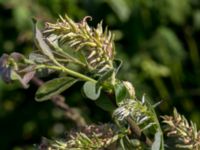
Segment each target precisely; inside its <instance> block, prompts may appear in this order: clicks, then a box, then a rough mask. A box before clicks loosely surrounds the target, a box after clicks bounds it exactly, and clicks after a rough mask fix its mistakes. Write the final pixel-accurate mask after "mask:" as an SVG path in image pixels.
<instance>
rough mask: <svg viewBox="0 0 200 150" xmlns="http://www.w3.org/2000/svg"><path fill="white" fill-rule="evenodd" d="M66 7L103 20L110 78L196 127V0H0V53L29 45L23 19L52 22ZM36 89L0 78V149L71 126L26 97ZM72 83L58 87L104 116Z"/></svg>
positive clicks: (88, 111)
mask: <svg viewBox="0 0 200 150" xmlns="http://www.w3.org/2000/svg"><path fill="white" fill-rule="evenodd" d="M65 13H67V14H68V15H69V16H70V17H71V18H73V19H74V20H76V21H80V20H81V19H82V18H83V17H84V16H86V15H90V16H92V17H93V21H92V22H90V24H91V25H92V26H95V25H96V24H97V23H98V22H100V21H101V20H103V22H104V23H103V25H104V26H106V25H108V26H109V29H111V30H112V31H113V32H114V33H115V35H116V51H117V57H118V58H121V59H123V62H124V64H123V67H122V69H121V70H120V72H119V75H118V77H119V78H120V79H123V80H129V81H131V82H132V83H133V85H134V86H135V89H136V94H137V96H138V98H141V96H142V94H143V93H146V95H147V96H148V97H149V98H150V99H151V100H152V101H153V102H158V101H160V100H163V103H162V104H161V105H160V106H159V107H158V108H157V111H158V113H159V114H161V115H164V114H171V112H172V110H173V107H176V108H177V109H178V111H179V112H180V113H182V114H184V115H185V116H186V117H187V118H189V119H191V120H192V121H194V122H196V123H197V126H198V127H199V126H200V110H199V106H198V101H199V100H200V56H199V53H200V51H199V49H200V1H199V0H162V1H161V0H0V55H2V54H3V53H11V52H13V51H17V52H21V53H23V54H26V55H28V53H29V52H30V51H32V50H33V32H32V24H31V18H32V17H36V18H38V19H40V20H41V21H43V22H45V21H53V22H55V21H56V18H58V14H61V15H64V14H65ZM36 89H37V87H35V86H34V85H31V86H30V88H29V89H28V90H24V89H22V88H21V86H20V85H19V83H14V84H10V85H6V84H5V83H3V82H2V81H1V80H0V149H1V150H7V149H9V150H10V149H11V150H21V149H30V150H31V149H33V144H38V143H39V142H40V140H41V137H42V136H44V137H48V138H53V137H61V136H63V135H64V134H65V133H66V131H67V130H68V129H70V128H71V127H72V128H73V127H74V126H75V125H74V123H73V122H72V121H70V120H68V119H65V118H64V117H63V113H62V111H61V110H59V109H58V108H56V107H55V106H54V105H53V104H52V103H51V102H50V101H47V102H43V103H38V102H36V101H35V100H34V93H35V91H36ZM80 89H81V88H80V86H79V85H76V86H75V87H72V88H71V89H70V91H67V92H65V93H64V95H65V97H66V102H67V103H68V104H69V105H70V106H71V107H77V108H79V110H80V111H81V112H82V114H83V115H84V116H85V117H86V118H87V121H88V122H95V123H98V122H107V121H109V120H110V116H108V115H105V114H106V112H104V111H102V110H101V109H100V108H97V107H96V106H95V105H94V103H93V102H90V101H89V100H86V99H85V98H83V97H82V96H81V92H80V91H81V90H80Z"/></svg>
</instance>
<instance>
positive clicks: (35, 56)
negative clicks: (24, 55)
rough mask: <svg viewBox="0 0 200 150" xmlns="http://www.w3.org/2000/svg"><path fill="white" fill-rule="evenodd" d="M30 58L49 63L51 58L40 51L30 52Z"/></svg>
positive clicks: (37, 61)
mask: <svg viewBox="0 0 200 150" xmlns="http://www.w3.org/2000/svg"><path fill="white" fill-rule="evenodd" d="M29 59H30V60H32V61H34V62H36V63H47V62H49V59H48V58H47V57H46V56H44V55H42V54H40V53H38V52H32V53H30V55H29Z"/></svg>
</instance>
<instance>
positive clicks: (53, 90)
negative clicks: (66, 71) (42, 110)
mask: <svg viewBox="0 0 200 150" xmlns="http://www.w3.org/2000/svg"><path fill="white" fill-rule="evenodd" d="M77 81H78V80H77V79H74V78H71V77H62V78H57V79H53V80H50V81H48V82H46V83H44V84H43V85H42V86H41V87H40V88H39V89H38V90H37V92H36V95H35V99H36V101H39V102H41V101H45V100H48V99H50V98H51V97H52V96H55V95H58V94H60V93H62V92H63V91H65V90H67V89H68V88H69V87H71V86H72V85H73V84H75V83H76V82H77Z"/></svg>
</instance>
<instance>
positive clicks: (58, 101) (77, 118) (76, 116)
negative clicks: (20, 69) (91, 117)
mask: <svg viewBox="0 0 200 150" xmlns="http://www.w3.org/2000/svg"><path fill="white" fill-rule="evenodd" d="M32 82H33V83H34V84H35V85H37V86H41V85H42V84H44V82H43V81H42V80H41V79H38V78H37V77H34V78H33V79H32ZM51 101H52V102H53V103H54V104H55V105H56V106H57V107H59V108H60V109H62V110H63V111H64V115H65V116H66V118H68V119H71V120H73V121H74V122H75V123H76V125H77V126H78V127H80V126H86V125H87V124H86V121H85V119H84V118H83V117H82V116H81V114H80V113H79V112H78V111H77V110H76V109H74V108H71V107H69V105H67V104H66V103H65V98H64V97H63V96H62V95H56V96H53V97H52V98H51Z"/></svg>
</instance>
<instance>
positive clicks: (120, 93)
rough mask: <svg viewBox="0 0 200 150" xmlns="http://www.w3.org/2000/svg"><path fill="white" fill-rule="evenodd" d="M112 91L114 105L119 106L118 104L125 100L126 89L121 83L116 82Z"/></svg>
mask: <svg viewBox="0 0 200 150" xmlns="http://www.w3.org/2000/svg"><path fill="white" fill-rule="evenodd" d="M114 90H115V97H116V103H117V105H119V104H120V102H122V101H123V100H124V99H125V98H127V96H128V94H129V93H128V91H127V88H126V87H125V85H124V84H123V82H121V81H118V82H117V83H116V84H115V85H114Z"/></svg>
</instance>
